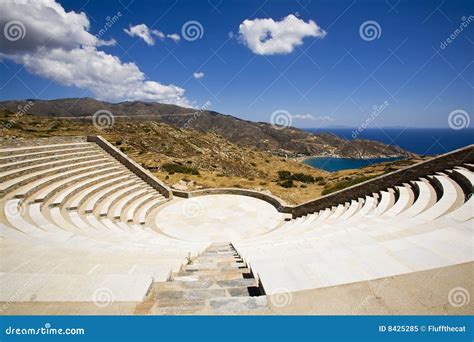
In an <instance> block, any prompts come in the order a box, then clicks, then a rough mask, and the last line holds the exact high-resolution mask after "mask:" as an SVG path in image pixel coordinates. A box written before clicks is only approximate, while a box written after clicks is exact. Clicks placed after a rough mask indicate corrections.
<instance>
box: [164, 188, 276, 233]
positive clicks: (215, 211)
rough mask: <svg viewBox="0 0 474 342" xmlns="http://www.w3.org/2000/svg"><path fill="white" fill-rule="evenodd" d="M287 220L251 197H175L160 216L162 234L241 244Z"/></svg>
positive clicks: (268, 205) (266, 204)
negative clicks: (239, 242)
mask: <svg viewBox="0 0 474 342" xmlns="http://www.w3.org/2000/svg"><path fill="white" fill-rule="evenodd" d="M284 218H285V215H284V214H281V213H279V212H278V211H277V210H276V208H275V207H273V206H272V205H271V204H269V203H267V202H265V201H262V200H259V199H256V198H252V197H248V196H240V195H206V196H200V197H194V198H191V199H186V200H184V199H181V198H175V199H173V200H172V201H171V202H169V203H168V204H166V205H164V206H163V209H162V210H160V211H159V212H158V214H157V215H156V225H157V227H158V228H159V229H160V231H161V232H163V233H165V234H166V235H169V236H172V237H174V238H177V239H180V240H186V241H206V242H222V241H240V240H244V239H247V238H252V237H256V236H259V235H262V234H265V233H267V232H269V231H271V230H273V229H274V228H276V227H277V226H278V225H279V224H280V223H281V222H282V221H283V220H284Z"/></svg>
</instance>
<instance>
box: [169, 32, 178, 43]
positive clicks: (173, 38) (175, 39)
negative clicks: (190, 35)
mask: <svg viewBox="0 0 474 342" xmlns="http://www.w3.org/2000/svg"><path fill="white" fill-rule="evenodd" d="M166 37H168V38H169V39H172V40H174V41H175V42H179V41H180V40H181V36H180V35H179V34H177V33H172V34H167V35H166Z"/></svg>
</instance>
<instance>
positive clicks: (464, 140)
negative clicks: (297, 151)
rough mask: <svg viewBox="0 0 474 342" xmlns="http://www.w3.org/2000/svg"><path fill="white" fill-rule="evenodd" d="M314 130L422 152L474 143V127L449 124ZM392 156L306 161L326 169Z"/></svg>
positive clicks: (368, 163) (438, 152) (425, 153)
mask: <svg viewBox="0 0 474 342" xmlns="http://www.w3.org/2000/svg"><path fill="white" fill-rule="evenodd" d="M305 130H306V131H308V132H311V133H333V134H336V135H338V136H340V137H342V138H345V139H348V140H352V139H353V136H354V135H356V137H357V139H368V140H376V141H380V142H382V143H385V144H388V145H396V146H399V147H401V148H403V149H405V150H407V151H410V152H413V153H416V154H419V155H437V154H443V153H446V152H449V151H452V150H455V149H458V148H461V147H464V146H467V145H470V144H474V128H464V129H461V130H454V129H449V128H383V129H380V128H371V129H365V130H363V131H362V132H356V133H357V134H354V129H351V128H310V129H305ZM391 160H394V159H393V158H374V159H365V160H364V159H350V158H326V157H324V158H319V157H318V158H309V159H307V160H306V161H305V163H306V164H308V165H311V166H313V167H316V168H320V169H323V170H326V171H330V172H333V171H339V170H346V169H357V168H360V167H363V166H367V165H370V164H376V163H381V162H384V161H391Z"/></svg>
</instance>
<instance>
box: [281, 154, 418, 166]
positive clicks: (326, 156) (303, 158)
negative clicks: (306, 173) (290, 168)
mask: <svg viewBox="0 0 474 342" xmlns="http://www.w3.org/2000/svg"><path fill="white" fill-rule="evenodd" d="M313 158H334V159H351V160H369V159H392V158H398V159H397V160H403V159H409V157H407V156H391V157H387V156H385V157H366V158H348V157H340V156H328V155H315V156H305V157H293V158H289V159H290V160H293V161H296V162H299V163H304V162H305V161H306V160H308V159H313ZM382 163H383V162H382ZM306 165H309V164H306Z"/></svg>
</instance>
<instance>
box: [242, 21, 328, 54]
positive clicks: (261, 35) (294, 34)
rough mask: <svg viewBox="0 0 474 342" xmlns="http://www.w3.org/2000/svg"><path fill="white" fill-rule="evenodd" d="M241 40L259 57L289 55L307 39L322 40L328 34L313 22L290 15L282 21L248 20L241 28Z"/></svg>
mask: <svg viewBox="0 0 474 342" xmlns="http://www.w3.org/2000/svg"><path fill="white" fill-rule="evenodd" d="M239 34H240V38H241V39H242V41H243V42H244V44H245V45H247V46H248V48H249V49H250V50H252V52H254V53H255V54H257V55H276V54H289V53H291V52H293V50H294V48H295V47H296V46H299V45H302V44H303V38H305V37H319V38H322V37H324V36H325V35H326V32H325V31H324V30H323V29H321V28H320V27H319V26H318V25H317V24H316V23H315V22H314V21H313V20H309V21H308V22H305V21H304V20H302V19H298V18H297V17H295V16H294V15H293V14H290V15H288V16H286V17H285V18H283V19H282V20H280V21H275V20H273V19H271V18H267V19H254V20H249V19H246V20H244V21H243V22H242V24H240V26H239Z"/></svg>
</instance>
